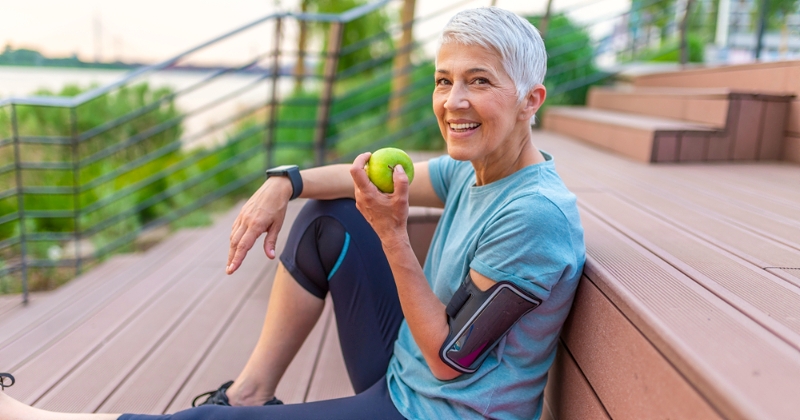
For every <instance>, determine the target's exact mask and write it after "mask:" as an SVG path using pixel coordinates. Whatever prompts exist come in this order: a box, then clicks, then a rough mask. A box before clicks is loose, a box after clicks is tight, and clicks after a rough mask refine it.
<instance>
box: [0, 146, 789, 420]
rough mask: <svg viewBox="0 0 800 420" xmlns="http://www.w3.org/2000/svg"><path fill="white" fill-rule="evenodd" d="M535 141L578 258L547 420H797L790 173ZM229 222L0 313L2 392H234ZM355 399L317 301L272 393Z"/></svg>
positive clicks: (153, 400) (172, 400)
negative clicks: (551, 173)
mask: <svg viewBox="0 0 800 420" xmlns="http://www.w3.org/2000/svg"><path fill="white" fill-rule="evenodd" d="M535 142H536V144H537V145H538V146H540V147H541V148H542V149H544V150H547V151H548V152H551V153H552V154H553V155H554V156H555V158H556V167H557V169H558V171H559V173H560V174H561V175H562V177H563V178H564V180H565V182H566V184H567V185H568V186H569V188H570V189H571V190H572V191H574V192H575V193H576V194H577V195H578V197H579V205H580V208H581V215H582V218H583V223H584V227H585V229H586V238H587V248H588V255H589V259H588V261H587V266H586V271H585V277H584V281H583V282H582V283H581V286H580V288H579V290H578V295H577V297H576V304H575V308H574V310H573V313H572V315H571V317H570V319H569V320H568V322H567V325H566V326H565V330H564V333H563V334H562V340H561V345H560V349H559V355H558V358H557V361H556V364H555V366H554V369H553V370H552V371H551V373H552V376H551V379H552V380H551V381H550V383H549V386H548V390H547V404H546V405H547V410H546V413H545V416H546V417H550V418H563V419H572V418H576V419H588V418H609V417H610V418H636V419H641V418H720V417H726V418H791V417H792V416H795V415H796V413H797V412H798V408H799V407H800V405H799V403H798V401H797V398H796V397H797V395H800V381H798V378H800V166H797V165H786V164H779V163H747V164H713V165H712V164H705V165H687V164H681V165H658V166H653V165H646V164H642V163H637V162H633V161H630V160H627V159H625V158H621V157H618V156H614V155H611V154H609V153H607V152H604V151H602V150H599V149H595V148H592V147H590V146H586V145H584V144H581V143H577V142H574V141H572V140H570V139H568V138H566V137H563V136H558V135H554V134H551V133H547V132H539V133H537V138H536V139H535ZM301 204H302V203H301V202H294V203H292V205H291V207H290V215H289V217H290V218H293V217H294V215H295V214H296V212H297V211H298V210H299V207H300V205H301ZM236 213H237V211H236V210H234V211H232V212H230V213H229V214H228V215H226V216H225V217H223V218H221V219H220V220H219V221H217V223H216V224H215V225H214V226H213V227H211V228H207V229H199V230H187V231H182V232H179V233H177V234H175V235H174V236H173V237H171V238H170V239H168V240H167V241H165V242H163V243H162V244H160V245H158V246H157V247H155V248H153V249H151V250H150V251H148V252H147V253H145V254H141V255H124V256H117V257H114V258H112V259H111V260H109V261H107V262H106V263H104V264H103V265H101V266H100V267H98V268H96V269H94V270H92V271H91V272H89V273H87V274H85V275H83V276H81V277H80V278H79V279H76V280H74V281H72V282H71V283H69V284H68V285H66V286H65V287H62V288H61V289H59V290H57V291H55V292H51V293H48V294H46V295H42V296H34V297H33V298H32V303H31V304H30V305H29V306H27V307H22V306H21V305H18V304H17V303H16V302H14V301H13V300H11V299H7V298H3V299H2V300H0V370H2V371H10V372H12V373H14V374H15V375H16V376H17V379H18V382H17V385H15V386H14V387H13V388H10V389H8V390H7V391H8V392H9V393H10V394H11V395H12V396H14V397H16V398H18V399H21V400H22V401H24V402H27V403H30V404H34V405H35V406H38V407H42V408H47V409H54V410H62V411H101V412H131V411H133V412H143V413H162V412H173V411H176V410H179V409H182V408H185V407H188V406H189V404H190V401H191V398H192V397H194V396H195V395H197V394H199V393H201V392H204V391H207V390H210V389H213V388H215V387H216V386H218V385H219V384H220V383H222V382H224V381H226V380H229V379H232V378H233V377H234V376H235V375H236V373H238V371H239V370H240V369H241V367H242V366H243V365H244V363H245V361H246V359H247V356H248V355H249V352H250V351H251V349H252V347H253V345H254V344H255V341H256V339H257V337H258V334H259V331H260V327H261V322H262V319H263V316H264V313H265V310H266V306H267V301H268V298H269V291H270V286H271V279H272V275H273V273H274V270H275V268H276V263H275V262H273V261H270V260H268V259H267V258H265V257H264V256H263V254H262V252H260V244H257V245H256V246H255V247H254V249H253V250H252V251H251V253H250V256H249V257H248V259H247V260H246V261H245V264H244V265H243V267H242V268H241V269H240V270H239V271H238V272H237V273H236V274H235V275H233V276H226V275H225V274H224V265H225V260H226V258H227V247H228V243H227V238H228V235H229V232H230V226H231V224H232V221H233V219H234V217H235V215H236ZM428 216H429V217H428ZM428 216H426V217H427V218H422V219H420V220H422V221H423V222H424V224H427V225H426V226H424V227H423V228H421V230H420V231H419V232H418V236H419V237H425V236H426V235H428V236H429V235H430V234H431V229H430V227H431V226H432V220H433V221H435V215H428ZM287 226H288V223H287ZM284 231H288V230H287V229H284ZM282 236H283V235H282ZM279 245H280V242H279ZM352 392H353V391H352V388H351V386H350V384H349V380H348V378H347V374H346V371H345V368H344V365H343V362H342V358H341V354H340V350H339V346H338V338H337V334H336V329H335V321H334V320H333V317H332V311H331V305H330V302H328V304H327V305H326V309H325V311H324V313H323V316H322V318H321V320H320V322H319V324H318V325H317V327H316V328H315V329H314V330H313V332H312V333H311V335H310V337H309V338H308V340H307V341H306V343H305V344H304V345H303V347H302V349H301V351H300V354H299V355H298V356H297V358H296V359H295V360H294V361H293V362H292V364H291V366H290V367H289V369H288V371H287V372H286V375H285V376H284V379H283V381H282V383H281V385H280V387H279V388H278V392H277V393H278V396H279V397H280V398H282V399H283V400H284V401H285V402H287V403H294V402H302V401H313V400H319V399H327V398H334V397H340V396H345V395H350V394H352Z"/></svg>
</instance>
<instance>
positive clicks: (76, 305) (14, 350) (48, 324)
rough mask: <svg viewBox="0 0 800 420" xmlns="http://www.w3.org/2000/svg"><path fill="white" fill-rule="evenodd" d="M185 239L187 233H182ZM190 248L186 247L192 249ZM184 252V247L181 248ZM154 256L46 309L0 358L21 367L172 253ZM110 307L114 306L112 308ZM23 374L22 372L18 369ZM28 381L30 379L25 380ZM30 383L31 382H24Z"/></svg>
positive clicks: (19, 392)
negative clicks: (50, 308) (69, 299)
mask: <svg viewBox="0 0 800 420" xmlns="http://www.w3.org/2000/svg"><path fill="white" fill-rule="evenodd" d="M184 239H185V240H186V241H188V240H189V239H190V236H185V237H184ZM192 251H193V250H191V249H190V250H189V252H192ZM184 252H186V250H184ZM156 255H157V257H156V258H153V259H150V260H149V261H137V263H136V264H131V265H129V266H128V269H127V270H124V271H122V272H118V273H116V275H113V276H109V277H108V278H106V281H104V282H100V283H98V284H96V285H95V286H94V287H92V288H90V289H89V290H86V291H85V292H84V293H83V294H82V295H79V296H75V297H74V298H73V299H72V300H71V301H69V302H68V301H64V302H62V303H61V304H60V305H58V306H56V308H54V309H52V310H50V311H47V312H46V313H44V314H43V315H41V316H40V317H38V318H37V319H34V320H33V322H31V323H30V324H28V325H26V327H27V329H24V330H22V331H19V332H18V333H17V334H15V335H14V336H12V337H10V338H9V339H8V340H6V342H5V343H4V345H3V346H2V348H0V359H2V360H3V361H4V363H8V365H7V366H8V367H9V368H10V369H11V370H12V371H15V372H16V371H20V370H21V368H22V367H23V366H24V365H25V364H26V363H29V362H30V361H32V360H34V359H35V358H41V356H42V354H43V353H45V352H46V351H47V350H48V349H49V347H50V346H51V345H53V344H54V343H56V342H59V340H63V339H64V337H66V336H67V335H69V334H70V333H72V332H73V331H74V330H76V329H79V328H81V327H83V325H84V323H85V322H86V321H87V320H89V319H92V318H93V317H96V315H97V314H98V313H99V312H102V311H103V310H104V309H106V310H108V309H107V308H108V303H109V302H110V301H113V300H114V299H117V298H121V297H122V296H124V295H125V294H126V292H127V291H129V290H130V289H132V288H136V287H137V286H138V285H140V283H141V280H142V278H147V277H148V275H152V273H154V272H157V269H158V266H159V265H160V264H165V263H168V262H169V258H170V257H171V256H172V254H171V253H164V254H163V255H162V254H156ZM112 310H113V308H112ZM112 319H115V317H106V318H105V319H104V320H106V321H107V320H112ZM71 356H75V354H74V352H73V351H67V352H65V353H64V357H71ZM44 360H46V361H48V362H49V361H54V360H55V359H52V358H45V359H44ZM20 377H21V378H23V377H24V375H23V372H20ZM25 382H26V383H29V382H30V381H25ZM27 386H30V385H27ZM23 388H25V387H24V386H19V387H15V390H14V392H15V393H17V394H16V395H17V396H19V397H21V396H22V395H24V391H23Z"/></svg>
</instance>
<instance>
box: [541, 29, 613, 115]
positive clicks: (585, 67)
mask: <svg viewBox="0 0 800 420" xmlns="http://www.w3.org/2000/svg"><path fill="white" fill-rule="evenodd" d="M528 20H529V21H530V22H531V23H533V24H534V25H535V26H537V25H538V24H539V22H540V21H541V17H540V16H533V17H528ZM544 45H545V49H546V50H547V75H546V76H545V80H544V84H545V87H547V90H548V96H547V100H546V101H545V107H543V109H542V110H540V111H539V112H540V113H542V112H544V110H546V107H547V106H550V105H583V104H585V103H586V94H587V93H588V92H589V87H591V86H592V85H595V84H599V83H602V81H603V79H604V75H603V74H602V72H600V71H599V70H598V69H597V68H596V67H595V65H594V48H593V47H592V44H591V39H590V38H589V34H588V33H586V31H585V30H584V29H583V28H581V27H579V26H578V25H576V24H575V23H573V22H572V21H570V20H569V18H568V17H566V16H564V15H560V14H559V15H554V16H551V17H550V22H549V24H548V29H547V34H546V36H545V38H544ZM563 89H567V90H566V91H562V92H560V93H558V92H559V91H561V90H563Z"/></svg>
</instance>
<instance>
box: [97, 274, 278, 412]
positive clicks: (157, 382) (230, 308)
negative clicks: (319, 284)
mask: <svg viewBox="0 0 800 420" xmlns="http://www.w3.org/2000/svg"><path fill="white" fill-rule="evenodd" d="M223 266H224V264H222V265H219V266H218V268H221V267H223ZM275 267H277V262H274V261H271V260H268V259H266V258H263V259H253V260H251V261H247V262H246V263H245V264H242V266H241V267H240V268H239V270H238V271H237V272H236V273H234V274H233V275H230V276H223V275H222V274H221V273H220V274H219V275H212V276H213V281H212V285H211V287H210V288H209V289H208V291H207V292H206V293H204V296H203V297H202V299H201V300H200V301H199V302H198V303H197V304H196V305H192V307H191V309H190V312H189V313H188V314H186V316H185V317H184V318H183V319H181V320H180V321H179V322H178V323H176V325H175V326H174V327H173V328H172V330H171V331H170V333H169V335H167V336H166V337H164V339H163V340H162V341H161V342H159V343H157V344H156V346H155V347H154V348H152V349H151V350H150V353H149V354H148V355H147V356H146V358H145V359H144V360H142V361H141V362H140V363H139V364H138V365H137V366H136V367H135V370H133V371H132V372H131V373H129V374H128V375H126V376H125V377H124V379H123V380H122V382H121V383H120V384H119V385H118V386H116V387H115V388H114V390H113V392H112V393H111V394H110V395H109V396H108V397H107V398H106V399H105V400H104V401H103V402H102V404H101V405H100V406H99V407H98V408H97V409H95V410H93V411H99V412H108V413H123V412H124V413H152V414H161V413H163V412H164V410H165V409H166V407H167V405H169V403H170V402H171V400H172V398H174V396H175V394H176V393H177V391H178V390H179V389H180V388H181V386H182V385H183V383H184V381H185V380H186V378H188V377H189V376H191V374H192V371H193V370H194V369H195V368H196V366H197V364H198V363H199V362H200V360H202V359H203V357H204V356H205V354H206V352H207V349H208V348H209V347H210V346H212V345H213V343H214V342H215V341H217V340H218V338H219V336H220V335H221V334H222V333H223V332H224V329H225V328H227V327H228V326H229V323H230V321H231V320H232V319H233V318H234V317H235V316H236V315H237V314H238V312H239V310H240V309H241V308H242V306H243V305H244V302H245V300H246V299H247V297H248V296H249V295H250V294H251V293H253V292H254V290H255V288H256V287H257V286H258V284H259V283H264V281H263V278H264V277H267V276H268V277H269V278H272V277H273V276H274V272H275ZM216 271H217V272H220V271H221V270H220V269H218V270H216ZM198 327H201V328H198Z"/></svg>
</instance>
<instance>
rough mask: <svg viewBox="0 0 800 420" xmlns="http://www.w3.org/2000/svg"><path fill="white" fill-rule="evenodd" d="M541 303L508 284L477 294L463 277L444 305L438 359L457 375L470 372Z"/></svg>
mask: <svg viewBox="0 0 800 420" xmlns="http://www.w3.org/2000/svg"><path fill="white" fill-rule="evenodd" d="M541 303H542V301H541V300H540V299H539V298H537V297H535V296H533V295H531V294H530V293H528V292H526V291H524V290H522V289H521V288H519V286H517V285H515V284H514V283H511V282H509V281H500V282H497V283H495V284H494V285H493V286H492V287H490V288H489V289H488V290H486V291H481V290H480V289H479V288H478V286H476V285H475V283H474V282H473V281H472V277H470V275H469V274H467V277H466V278H465V279H464V281H463V282H462V283H461V287H459V288H458V290H456V293H455V294H454V295H453V297H452V299H450V303H448V304H447V321H448V324H449V326H450V333H449V334H448V335H447V339H446V340H445V341H444V344H442V348H441V349H440V350H439V357H441V359H442V361H444V362H445V363H446V364H447V365H448V366H450V367H451V368H453V369H455V370H457V371H459V372H461V373H473V372H475V371H477V370H478V368H479V367H480V366H481V364H482V363H483V361H484V359H486V357H487V356H488V355H489V352H490V351H491V350H492V349H494V347H495V346H496V345H497V344H498V343H499V342H500V339H501V338H503V336H505V335H506V334H507V333H508V331H509V330H510V329H511V327H512V326H513V325H514V324H515V323H516V322H517V321H518V320H519V319H520V318H522V316H523V315H525V314H526V313H528V312H530V311H532V310H533V309H534V308H536V307H537V306H539V305H540V304H541Z"/></svg>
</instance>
